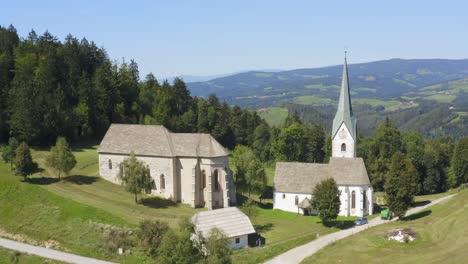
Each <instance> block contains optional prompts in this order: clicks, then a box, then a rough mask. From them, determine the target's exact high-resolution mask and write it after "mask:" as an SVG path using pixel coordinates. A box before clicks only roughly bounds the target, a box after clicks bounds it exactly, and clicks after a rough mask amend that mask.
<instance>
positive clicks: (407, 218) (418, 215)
mask: <svg viewBox="0 0 468 264" xmlns="http://www.w3.org/2000/svg"><path fill="white" fill-rule="evenodd" d="M430 214H432V210H425V211H422V212H419V213H415V214H412V215H408V216H405V217H403V218H402V219H401V220H403V221H412V220H416V219H419V218H423V217H426V216H428V215H430Z"/></svg>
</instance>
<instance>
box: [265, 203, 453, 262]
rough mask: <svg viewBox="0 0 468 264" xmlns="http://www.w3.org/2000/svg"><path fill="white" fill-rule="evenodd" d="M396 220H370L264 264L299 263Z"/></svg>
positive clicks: (409, 212)
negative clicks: (336, 244) (336, 243)
mask: <svg viewBox="0 0 468 264" xmlns="http://www.w3.org/2000/svg"><path fill="white" fill-rule="evenodd" d="M454 195H455V194H452V195H449V196H445V197H442V198H439V199H436V200H434V201H432V202H430V203H428V204H426V205H421V206H417V207H414V208H411V209H410V210H408V211H407V212H406V215H411V214H414V213H417V212H419V211H421V210H424V209H426V208H427V207H429V206H432V205H434V204H437V203H440V202H443V201H446V200H448V199H450V198H452V197H453V196H454ZM396 219H397V218H394V219H392V220H381V219H380V217H377V218H374V219H372V220H370V221H369V223H368V224H366V225H362V226H355V227H352V228H348V229H345V230H342V231H338V232H335V233H331V234H328V235H325V236H322V237H320V238H317V239H315V240H313V241H311V242H309V243H307V244H305V245H302V246H299V247H296V248H293V249H291V250H289V251H287V252H285V253H283V254H281V255H279V256H276V257H275V258H273V259H271V260H268V261H267V262H265V263H266V264H296V263H300V262H301V261H302V260H304V259H305V258H306V257H308V256H310V255H313V254H314V253H316V252H317V251H319V250H320V249H322V248H324V247H326V246H327V245H328V244H330V243H333V242H335V241H337V240H340V239H343V238H345V237H348V236H351V235H353V234H356V233H359V232H361V231H363V230H365V229H367V228H369V227H373V226H376V225H380V224H384V223H387V222H389V221H394V220H396Z"/></svg>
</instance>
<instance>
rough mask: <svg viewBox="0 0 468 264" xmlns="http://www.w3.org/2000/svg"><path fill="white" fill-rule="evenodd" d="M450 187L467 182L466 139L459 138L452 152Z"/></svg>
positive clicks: (467, 149)
mask: <svg viewBox="0 0 468 264" xmlns="http://www.w3.org/2000/svg"><path fill="white" fill-rule="evenodd" d="M451 169H452V175H453V176H452V178H451V185H452V187H456V186H458V185H460V184H461V183H464V182H468V137H464V138H461V139H460V140H459V141H458V143H457V145H456V147H455V151H454V152H453V158H452V167H451Z"/></svg>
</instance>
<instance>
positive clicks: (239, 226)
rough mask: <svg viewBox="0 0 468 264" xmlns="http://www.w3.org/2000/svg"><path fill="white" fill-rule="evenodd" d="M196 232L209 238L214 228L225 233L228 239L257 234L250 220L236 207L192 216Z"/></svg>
mask: <svg viewBox="0 0 468 264" xmlns="http://www.w3.org/2000/svg"><path fill="white" fill-rule="evenodd" d="M192 223H193V224H194V226H195V231H197V232H201V233H202V235H203V236H204V237H208V236H209V235H210V232H211V230H212V229H213V228H218V229H219V230H221V231H223V232H224V233H225V234H226V236H227V237H236V236H241V235H246V234H252V233H255V229H254V227H253V226H252V223H251V222H250V219H249V218H248V217H247V215H245V214H244V213H243V212H242V211H241V210H239V209H238V208H236V207H227V208H222V209H216V210H210V211H204V212H200V213H197V214H195V215H194V216H192Z"/></svg>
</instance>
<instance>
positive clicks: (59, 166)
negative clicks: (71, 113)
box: [46, 137, 76, 180]
mask: <svg viewBox="0 0 468 264" xmlns="http://www.w3.org/2000/svg"><path fill="white" fill-rule="evenodd" d="M46 163H47V166H49V167H51V168H53V169H55V170H56V171H58V178H59V180H60V179H61V178H60V176H61V174H62V173H64V174H65V175H66V174H68V173H69V172H70V171H71V170H72V169H73V168H74V167H75V165H76V158H75V155H73V152H72V150H71V148H70V146H69V145H68V143H67V140H66V139H65V138H63V137H59V138H57V142H56V144H55V146H53V147H52V149H51V150H50V154H49V156H48V157H47V159H46Z"/></svg>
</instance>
